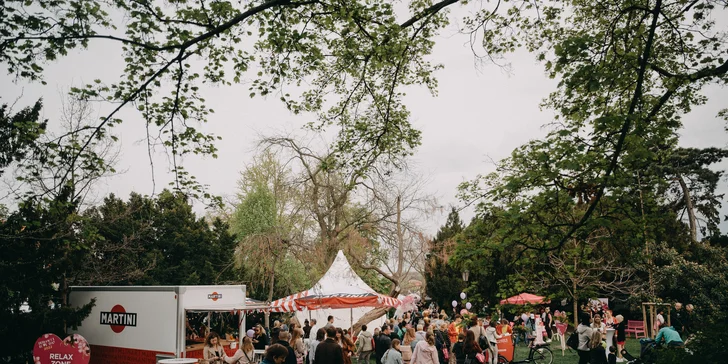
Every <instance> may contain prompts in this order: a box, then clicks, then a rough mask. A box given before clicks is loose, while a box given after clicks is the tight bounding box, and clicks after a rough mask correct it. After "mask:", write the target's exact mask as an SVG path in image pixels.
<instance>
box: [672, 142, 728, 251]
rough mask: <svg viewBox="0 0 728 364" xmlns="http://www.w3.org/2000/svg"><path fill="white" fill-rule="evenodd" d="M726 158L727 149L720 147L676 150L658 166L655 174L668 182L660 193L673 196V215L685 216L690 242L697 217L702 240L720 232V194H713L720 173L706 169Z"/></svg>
mask: <svg viewBox="0 0 728 364" xmlns="http://www.w3.org/2000/svg"><path fill="white" fill-rule="evenodd" d="M726 157H728V150H725V149H720V148H704V149H698V148H677V149H676V150H675V151H674V152H673V153H671V154H670V155H669V156H668V157H667V158H666V161H665V164H664V166H661V165H658V168H659V169H660V171H659V172H661V173H662V174H664V175H665V176H666V177H667V178H669V179H670V183H668V184H667V186H666V188H665V189H666V191H665V192H664V193H665V194H669V195H670V196H674V197H673V198H672V200H671V201H670V204H671V205H672V206H673V209H674V210H675V212H676V213H678V214H679V215H683V214H687V220H688V226H689V227H690V236H691V238H692V240H693V241H694V242H697V241H698V224H699V220H698V216H701V217H702V219H701V220H702V221H703V222H704V224H705V225H704V226H703V228H702V230H701V233H702V235H703V236H704V237H705V236H710V235H714V234H716V233H719V232H720V229H719V228H718V224H719V223H720V215H719V213H718V210H719V208H720V206H721V203H720V200H721V199H722V198H723V195H717V194H716V189H717V187H718V181H719V180H720V178H721V176H722V175H723V171H721V170H717V171H716V170H712V169H710V168H708V167H709V166H710V165H713V164H715V163H719V162H720V161H722V160H723V159H725V158H726Z"/></svg>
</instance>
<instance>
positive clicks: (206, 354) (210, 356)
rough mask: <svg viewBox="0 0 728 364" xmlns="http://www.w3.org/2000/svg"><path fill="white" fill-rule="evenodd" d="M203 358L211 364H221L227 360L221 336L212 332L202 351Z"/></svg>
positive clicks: (206, 339)
mask: <svg viewBox="0 0 728 364" xmlns="http://www.w3.org/2000/svg"><path fill="white" fill-rule="evenodd" d="M202 358H203V359H205V360H207V362H208V363H211V364H219V363H222V361H223V360H224V359H225V349H224V348H223V347H222V343H221V342H220V335H218V334H217V333H216V332H214V331H212V332H210V334H209V335H207V338H205V348H204V349H203V350H202Z"/></svg>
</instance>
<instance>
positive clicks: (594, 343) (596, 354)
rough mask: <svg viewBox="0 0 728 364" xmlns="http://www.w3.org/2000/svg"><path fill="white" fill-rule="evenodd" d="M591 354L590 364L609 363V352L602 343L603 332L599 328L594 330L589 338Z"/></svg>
mask: <svg viewBox="0 0 728 364" xmlns="http://www.w3.org/2000/svg"><path fill="white" fill-rule="evenodd" d="M589 355H590V360H589V364H607V352H606V351H605V350H604V344H603V343H602V334H601V333H599V331H597V330H592V336H591V339H590V340H589Z"/></svg>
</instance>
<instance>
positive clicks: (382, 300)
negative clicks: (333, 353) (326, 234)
mask: <svg viewBox="0 0 728 364" xmlns="http://www.w3.org/2000/svg"><path fill="white" fill-rule="evenodd" d="M357 297H358V298H360V299H358V302H360V304H359V306H370V307H377V306H381V305H384V306H396V305H397V303H398V301H399V300H397V299H395V298H392V297H387V296H383V295H380V294H379V293H377V292H376V291H374V290H373V289H372V288H371V287H369V285H368V284H366V283H365V282H364V281H363V280H362V279H361V277H359V275H358V274H356V272H354V269H352V268H351V265H350V264H349V260H347V259H346V256H344V252H342V251H341V250H339V252H338V253H337V254H336V259H334V262H333V263H332V264H331V267H329V270H328V271H326V273H325V274H324V276H323V277H321V279H319V281H318V282H316V284H314V285H313V287H311V288H310V289H308V290H306V291H303V292H299V293H296V294H293V295H290V296H288V297H284V298H281V299H279V300H276V301H273V302H271V307H274V311H295V310H300V309H302V307H299V306H300V305H301V304H303V305H306V306H307V307H309V308H311V309H317V308H326V307H337V308H339V307H351V306H347V303H351V302H353V300H354V299H356V298H357ZM341 298H346V299H344V300H342V299H341ZM365 302H367V303H365ZM329 303H332V304H329ZM276 307H278V308H279V309H276Z"/></svg>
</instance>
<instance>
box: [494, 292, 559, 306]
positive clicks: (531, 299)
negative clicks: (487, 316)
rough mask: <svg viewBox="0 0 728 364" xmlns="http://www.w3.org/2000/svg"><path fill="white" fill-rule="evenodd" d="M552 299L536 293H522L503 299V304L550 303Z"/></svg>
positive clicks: (501, 302)
mask: <svg viewBox="0 0 728 364" xmlns="http://www.w3.org/2000/svg"><path fill="white" fill-rule="evenodd" d="M549 302H551V300H547V299H546V298H545V297H541V296H536V295H535V294H530V293H525V292H524V293H521V294H517V295H515V296H513V297H509V298H507V299H504V300H501V301H500V304H501V305H506V304H507V305H525V304H532V305H537V304H541V303H549Z"/></svg>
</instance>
